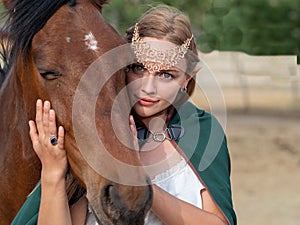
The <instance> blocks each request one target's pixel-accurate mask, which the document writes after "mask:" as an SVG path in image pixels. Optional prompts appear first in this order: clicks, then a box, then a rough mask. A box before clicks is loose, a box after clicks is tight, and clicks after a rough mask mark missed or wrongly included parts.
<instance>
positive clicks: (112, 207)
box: [101, 184, 126, 221]
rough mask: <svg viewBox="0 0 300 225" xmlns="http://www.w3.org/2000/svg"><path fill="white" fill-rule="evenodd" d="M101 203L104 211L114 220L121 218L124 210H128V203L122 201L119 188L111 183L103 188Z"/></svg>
mask: <svg viewBox="0 0 300 225" xmlns="http://www.w3.org/2000/svg"><path fill="white" fill-rule="evenodd" d="M101 204H102V207H103V210H104V212H105V213H106V214H107V215H109V217H110V218H112V219H114V220H116V221H117V220H119V218H120V216H121V213H122V211H123V212H124V210H126V205H125V204H124V202H123V201H122V199H121V197H120V195H119V192H118V190H117V188H116V187H115V186H114V185H112V184H110V185H107V186H106V187H105V188H103V190H102V195H101Z"/></svg>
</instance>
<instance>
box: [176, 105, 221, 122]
mask: <svg viewBox="0 0 300 225" xmlns="http://www.w3.org/2000/svg"><path fill="white" fill-rule="evenodd" d="M212 119H213V120H216V117H215V116H213V114H211V113H209V112H207V111H205V110H204V109H201V108H199V107H197V106H196V105H194V104H193V103H191V102H189V101H188V102H186V103H184V104H183V105H182V106H181V107H180V108H179V109H178V110H177V111H176V114H175V115H174V116H173V118H172V123H181V122H183V121H187V120H190V121H193V120H197V121H199V122H209V121H211V120H212Z"/></svg>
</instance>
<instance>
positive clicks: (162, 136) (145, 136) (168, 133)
mask: <svg viewBox="0 0 300 225" xmlns="http://www.w3.org/2000/svg"><path fill="white" fill-rule="evenodd" d="M137 133H138V141H139V143H147V142H151V141H155V142H163V141H165V140H178V139H179V138H181V137H182V136H183V135H184V128H183V127H182V126H181V125H178V124H172V125H171V126H169V127H167V128H166V129H164V130H163V131H152V130H148V129H147V128H145V127H138V128H137Z"/></svg>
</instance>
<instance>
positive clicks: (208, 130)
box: [11, 102, 237, 225]
mask: <svg viewBox="0 0 300 225" xmlns="http://www.w3.org/2000/svg"><path fill="white" fill-rule="evenodd" d="M170 124H181V125H182V126H183V128H184V135H183V137H182V138H181V139H180V140H177V141H176V142H177V144H178V146H179V147H180V148H181V149H182V150H183V152H184V153H185V155H186V156H187V158H188V159H190V161H191V163H192V165H193V166H194V168H195V169H196V171H197V172H198V174H199V175H200V177H201V179H202V180H203V182H204V184H205V185H206V186H207V188H208V190H209V192H210V193H211V195H212V196H213V198H214V200H215V202H216V203H217V205H218V206H219V207H220V209H221V210H222V211H223V213H224V214H225V216H226V218H227V219H228V221H229V222H230V224H231V225H236V224H237V222H236V215H235V212H234V210H233V205H232V197H231V185H230V157H229V153H228V149H227V143H226V137H225V135H224V132H223V129H222V127H221V126H220V124H219V123H218V121H217V119H216V118H215V117H214V116H212V115H211V114H209V113H207V112H205V111H203V110H200V109H198V108H196V107H195V106H194V105H193V104H191V103H189V102H187V103H185V104H184V105H182V106H181V107H180V110H179V111H178V112H177V113H176V114H175V115H174V116H173V118H172V120H171V121H170ZM40 196H41V186H40V183H39V184H38V185H37V187H36V188H35V190H34V191H33V192H32V193H31V194H30V195H29V196H28V198H27V200H26V201H25V203H24V205H23V206H22V208H21V209H20V211H19V212H18V214H17V216H16V217H15V219H14V221H13V222H12V224H11V225H36V224H37V218H38V211H39V205H40ZM199 224H201V221H199Z"/></svg>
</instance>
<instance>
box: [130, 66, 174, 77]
mask: <svg viewBox="0 0 300 225" xmlns="http://www.w3.org/2000/svg"><path fill="white" fill-rule="evenodd" d="M130 69H131V70H132V72H133V73H134V74H136V75H138V76H143V75H144V72H145V71H147V69H145V68H144V67H143V66H142V65H139V64H132V65H131V66H130ZM165 75H167V76H168V77H165ZM156 76H157V77H158V78H159V79H163V80H172V79H174V78H175V76H174V75H173V74H171V73H168V72H166V71H161V72H159V73H158V74H157V75H156Z"/></svg>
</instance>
